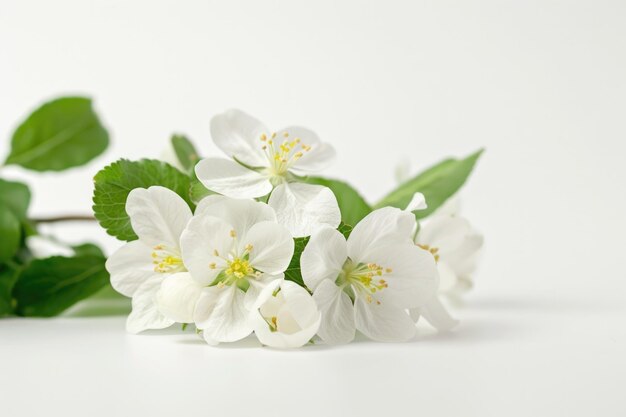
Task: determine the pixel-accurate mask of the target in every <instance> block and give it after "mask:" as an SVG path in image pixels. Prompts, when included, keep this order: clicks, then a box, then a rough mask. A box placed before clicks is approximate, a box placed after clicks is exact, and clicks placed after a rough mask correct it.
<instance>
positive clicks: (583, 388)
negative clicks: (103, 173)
mask: <svg viewBox="0 0 626 417" xmlns="http://www.w3.org/2000/svg"><path fill="white" fill-rule="evenodd" d="M625 22H626V3H624V2H622V1H591V0H590V1H562V2H559V1H487V0H481V1H406V2H399V1H388V0H387V1H380V2H366V1H343V2H339V1H321V0H317V1H309V2H303V1H252V0H251V1H228V2H227V1H171V2H166V1H145V2H139V1H135V2H129V1H98V2H89V1H85V0H76V1H68V0H63V1H58V0H57V1H54V2H51V1H39V2H36V1H24V0H20V1H13V2H9V1H3V2H2V3H0V138H1V141H0V157H2V158H4V155H5V154H6V152H7V150H8V141H9V138H10V136H11V133H12V131H13V129H14V128H15V126H16V123H17V122H18V121H20V120H21V119H23V117H24V116H25V115H26V114H27V113H28V112H29V111H30V110H31V109H32V108H34V107H35V106H36V105H37V104H38V103H39V102H40V101H41V100H42V99H47V98H51V97H54V96H56V95H59V94H66V93H82V94H88V95H91V96H93V97H94V99H95V102H96V105H97V108H98V110H99V112H100V114H101V115H102V117H103V119H104V120H105V122H106V125H107V126H108V128H109V130H110V132H111V136H112V143H113V145H112V147H111V148H110V150H109V151H108V152H107V153H106V155H105V156H103V157H101V158H99V159H98V160H97V161H95V162H94V163H93V164H92V165H90V166H88V167H86V168H80V169H74V170H71V171H69V172H67V173H64V174H61V175H32V174H29V173H27V172H24V171H22V170H19V169H16V168H11V167H9V168H2V171H1V174H2V175H4V176H6V177H10V178H15V179H21V180H26V181H27V182H28V183H29V184H31V185H32V186H33V188H34V192H35V195H34V201H33V205H32V209H31V214H33V215H41V214H61V213H67V212H72V213H83V212H84V213H89V211H90V198H91V188H92V184H91V178H92V177H93V174H94V173H95V172H96V171H97V170H98V169H99V167H101V166H103V165H104V164H106V163H108V162H110V161H113V160H115V159H116V158H119V157H122V156H123V157H127V158H131V159H132V158H140V157H158V156H159V154H160V153H161V151H162V149H163V148H164V147H165V146H166V142H167V139H168V137H169V135H170V134H171V133H172V132H174V131H176V132H184V133H186V134H188V135H190V136H191V137H192V138H193V139H194V140H195V141H196V142H197V144H198V146H199V148H200V149H201V150H202V152H203V154H205V155H211V154H215V153H216V152H217V150H216V148H215V147H214V146H213V145H212V143H211V140H210V135H209V120H210V117H211V116H212V115H213V114H215V113H218V112H221V111H223V110H225V109H227V108H230V107H239V108H242V109H244V110H246V111H247V112H250V113H252V114H254V115H256V116H257V117H259V118H260V119H261V120H264V121H265V122H266V123H267V124H268V125H269V126H270V127H274V128H276V129H278V128H280V127H282V126H286V125H290V124H300V125H305V126H308V127H311V128H313V129H314V130H316V131H317V132H318V133H319V134H320V136H321V137H322V138H323V139H324V140H326V141H329V142H332V143H333V144H334V145H335V147H336V148H337V151H338V154H339V156H338V159H337V163H336V164H335V166H334V167H333V168H332V169H330V170H329V171H328V173H327V175H328V176H336V177H342V178H344V179H347V180H348V181H350V182H351V183H353V184H354V185H355V186H356V187H357V188H358V189H359V190H360V191H361V192H362V193H363V194H364V195H365V196H366V197H367V198H368V199H370V200H371V201H375V200H376V199H378V198H380V197H381V196H383V195H384V194H385V193H386V192H387V191H389V190H390V189H391V188H392V187H393V186H394V185H395V184H394V176H393V171H394V169H395V167H396V166H397V165H398V164H399V163H401V162H402V161H403V160H409V161H410V163H411V166H412V170H413V171H414V172H417V171H418V170H419V169H420V168H423V167H425V166H427V165H429V164H432V163H434V162H436V161H438V160H439V159H441V158H443V157H445V156H449V155H455V156H461V155H465V154H468V153H470V152H472V151H474V150H475V149H477V148H480V147H486V149H487V152H486V154H485V155H484V157H483V158H482V160H481V161H480V162H479V165H478V168H477V170H476V172H475V175H473V176H472V178H471V180H470V181H469V183H468V184H467V186H466V188H465V191H464V192H463V209H464V214H465V215H466V216H467V217H468V218H469V219H471V221H472V222H473V223H474V224H475V225H476V227H477V228H478V229H479V230H481V231H482V232H484V234H485V235H486V250H485V254H484V257H483V263H482V267H481V270H480V271H479V274H478V275H477V277H476V280H477V285H476V288H475V291H474V292H473V293H471V294H470V295H469V296H468V297H467V300H466V302H465V304H464V305H463V306H457V308H455V310H454V313H455V315H456V316H457V317H459V318H460V319H461V320H462V324H461V326H460V327H459V328H458V330H457V331H456V332H454V333H453V334H449V335H437V334H435V333H434V332H432V331H431V330H430V329H429V328H428V327H427V326H426V325H424V326H423V327H420V336H419V337H418V338H417V339H416V340H415V341H414V342H412V343H408V344H400V345H394V344H392V345H385V344H375V343H371V342H366V341H361V342H359V343H356V344H353V345H349V346H345V347H338V348H333V349H326V348H323V347H321V346H318V347H312V348H307V349H302V350H299V351H295V352H276V351H272V350H270V349H261V348H256V347H254V348H252V347H251V348H247V346H248V345H254V343H252V342H244V343H243V344H239V345H236V346H234V347H232V346H231V347H226V346H224V347H219V348H210V347H208V346H206V345H203V344H202V343H200V342H198V341H196V340H195V339H194V337H193V335H191V334H181V333H180V332H179V331H178V330H173V331H171V332H165V333H160V334H151V335H146V336H130V335H126V334H125V333H124V330H123V321H124V319H123V318H119V317H118V318H104V319H78V318H64V319H57V320H16V319H5V320H2V321H0V404H2V406H1V407H2V410H3V411H2V415H6V416H8V417H13V416H35V415H44V414H45V415H51V416H57V415H58V416H73V415H90V416H100V415H102V416H112V415H122V416H125V415H150V416H161V415H184V413H186V412H193V413H196V414H197V413H200V414H201V415H212V416H222V415H228V414H232V415H245V416H250V415H282V414H287V413H292V414H291V415H300V416H308V415H319V416H334V415H361V416H368V415H399V416H400V415H410V416H414V415H424V416H439V415H441V416H451V415H463V416H472V415H476V416H491V415H493V416H503V415H505V416H528V415H537V416H539V415H544V416H555V415H568V416H574V415H580V416H587V415H592V414H593V415H601V416H623V415H626V399H624V395H623V390H624V386H625V384H626V359H625V355H624V351H625V349H626V330H625V328H626V326H625V324H626V320H625V319H626V314H625V313H626V307H625V304H626V274H625V272H624V267H623V265H624V262H623V258H624V256H625V255H624V253H625V249H626V242H625V240H624V232H625V231H626V224H625V221H624V213H625V212H626V199H625V195H626V193H625V192H624V180H625V179H626V164H625V162H624V154H625V151H626V146H625V145H624V141H625V140H626V124H625V123H624V115H625V112H626V77H625V75H626V24H625ZM66 230H67V233H69V235H70V236H71V238H72V239H82V240H84V239H92V240H94V239H95V240H97V241H99V242H102V243H104V244H105V245H106V246H107V247H108V248H109V249H113V248H115V247H117V246H118V244H119V243H117V242H115V241H114V240H113V239H112V238H109V237H107V236H106V235H105V234H104V232H101V231H99V230H98V229H97V228H95V227H91V228H84V227H83V226H73V227H72V228H69V229H66ZM61 231H63V230H61ZM0 238H1V237H0ZM182 410H185V411H182Z"/></svg>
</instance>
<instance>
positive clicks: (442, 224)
mask: <svg viewBox="0 0 626 417" xmlns="http://www.w3.org/2000/svg"><path fill="white" fill-rule="evenodd" d="M470 232H471V227H470V224H469V222H468V221H467V220H465V219H464V218H461V217H449V216H434V217H431V218H430V219H428V220H427V221H425V222H423V224H422V227H421V229H420V231H419V233H418V235H417V242H418V243H420V244H426V245H429V246H431V247H436V248H439V250H441V251H454V250H456V249H457V248H458V247H459V246H461V245H462V244H463V241H464V240H465V237H466V236H467V235H468V234H469V233H470Z"/></svg>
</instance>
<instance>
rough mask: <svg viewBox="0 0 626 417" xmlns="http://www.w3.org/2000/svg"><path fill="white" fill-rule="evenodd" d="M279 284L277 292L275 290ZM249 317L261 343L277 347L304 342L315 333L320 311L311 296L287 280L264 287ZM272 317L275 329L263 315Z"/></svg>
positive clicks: (303, 343)
mask: <svg viewBox="0 0 626 417" xmlns="http://www.w3.org/2000/svg"><path fill="white" fill-rule="evenodd" d="M278 286H280V292H278V293H276V292H275V291H276V289H277V288H278ZM259 299H260V302H259V303H258V305H257V306H255V307H256V308H255V309H254V310H253V312H252V315H251V320H252V323H253V327H254V330H255V333H256V335H257V337H258V338H259V340H260V341H261V343H263V344H264V345H267V346H272V347H277V348H282V349H284V348H295V347H300V346H303V345H305V344H306V343H307V342H308V341H309V340H311V338H312V337H313V336H314V335H315V333H316V332H317V329H318V328H319V325H320V322H321V314H320V312H319V311H318V309H317V305H316V304H315V301H314V300H313V298H312V297H311V295H310V294H309V293H308V292H307V291H306V290H305V289H304V288H302V287H301V286H299V285H298V284H295V283H293V282H291V281H279V282H277V283H276V284H274V283H273V284H272V285H271V286H268V287H267V288H266V289H265V290H264V291H263V294H262V295H261V296H260V297H259ZM264 317H265V318H267V317H276V319H277V320H276V324H277V328H276V329H270V327H269V325H268V323H267V321H266V319H265V318H264Z"/></svg>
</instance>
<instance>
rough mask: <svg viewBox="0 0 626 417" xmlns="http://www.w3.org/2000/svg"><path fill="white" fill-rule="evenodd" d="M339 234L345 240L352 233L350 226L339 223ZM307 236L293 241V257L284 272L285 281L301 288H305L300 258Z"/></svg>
mask: <svg viewBox="0 0 626 417" xmlns="http://www.w3.org/2000/svg"><path fill="white" fill-rule="evenodd" d="M337 230H339V232H340V233H341V234H342V235H343V236H344V237H345V238H346V239H348V237H349V236H350V233H351V232H352V226H350V225H349V224H345V223H341V224H340V225H339V227H338V228H337ZM309 239H310V237H309V236H306V237H297V238H295V239H294V250H293V257H292V258H291V262H290V263H289V266H288V267H287V270H286V271H285V279H286V280H289V281H293V282H295V283H296V284H298V285H300V286H301V287H304V288H306V285H305V284H304V280H303V279H302V272H301V271H300V256H301V255H302V252H303V251H304V248H306V245H307V244H308V243H309Z"/></svg>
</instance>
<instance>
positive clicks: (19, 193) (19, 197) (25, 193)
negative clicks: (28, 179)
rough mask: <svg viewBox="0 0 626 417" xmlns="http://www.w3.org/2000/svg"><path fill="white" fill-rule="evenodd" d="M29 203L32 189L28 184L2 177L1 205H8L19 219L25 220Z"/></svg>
mask: <svg viewBox="0 0 626 417" xmlns="http://www.w3.org/2000/svg"><path fill="white" fill-rule="evenodd" d="M29 204H30V190H29V189H28V186H27V185H26V184H22V183H21V182H13V181H5V180H3V179H0V205H5V206H7V207H8V208H9V209H10V210H11V212H12V213H13V215H14V216H15V217H17V218H18V219H19V220H25V219H26V211H27V210H28V205H29Z"/></svg>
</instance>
